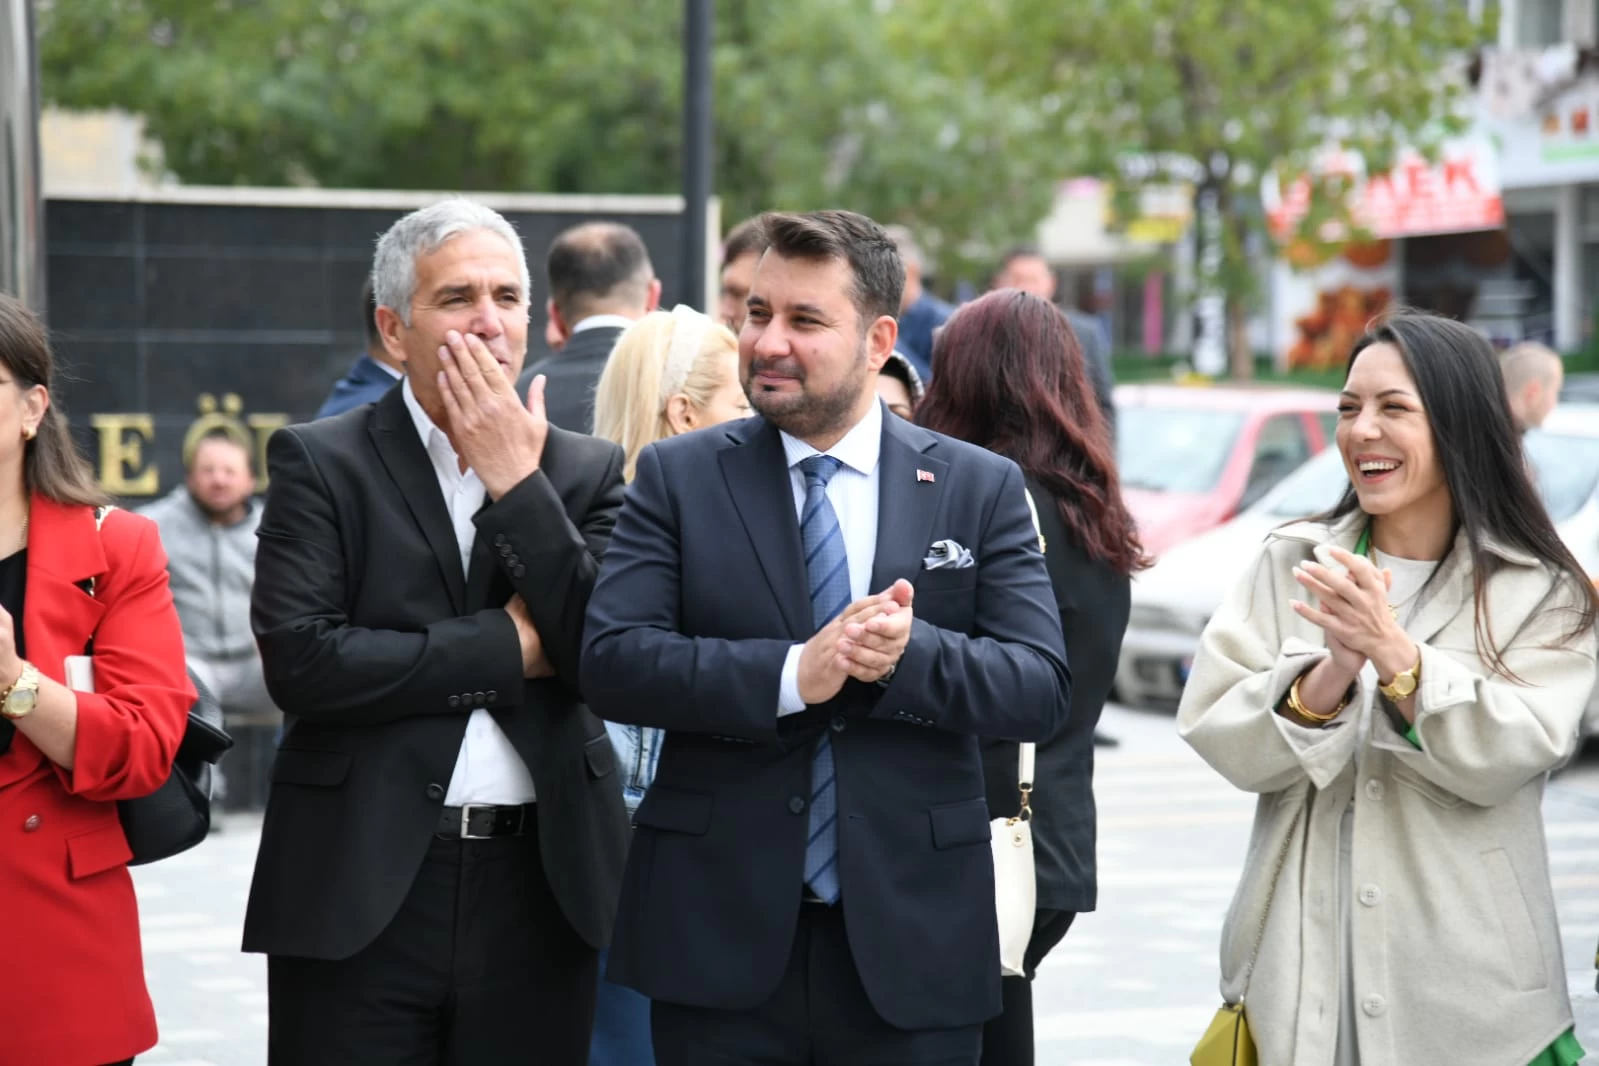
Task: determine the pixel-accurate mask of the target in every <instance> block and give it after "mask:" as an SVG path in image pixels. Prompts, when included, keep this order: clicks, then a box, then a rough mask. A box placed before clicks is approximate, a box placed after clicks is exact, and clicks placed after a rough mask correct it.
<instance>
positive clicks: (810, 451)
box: [780, 402, 883, 474]
mask: <svg viewBox="0 0 1599 1066" xmlns="http://www.w3.org/2000/svg"><path fill="white" fill-rule="evenodd" d="M780 432H781V431H780ZM782 437H783V455H784V456H785V457H786V458H787V459H788V465H789V467H790V468H791V469H792V468H793V467H795V466H797V465H799V463H800V462H801V461H803V460H805V459H809V458H810V457H811V456H813V455H817V454H826V455H831V456H832V457H833V458H834V459H837V460H838V461H839V462H841V463H843V464H844V465H845V466H847V467H849V468H850V469H851V470H853V471H855V472H856V473H858V474H870V473H871V472H872V471H873V470H876V469H877V457H878V455H879V454H880V453H881V452H882V450H883V405H882V403H881V402H877V403H874V404H872V406H871V407H870V408H868V409H867V411H866V416H865V417H864V418H862V419H861V420H860V421H859V422H857V423H855V426H854V428H852V429H851V430H850V431H849V432H848V433H846V434H844V436H843V438H841V439H840V440H839V442H838V443H837V444H835V445H833V446H832V447H831V448H829V449H827V451H826V452H825V453H818V452H817V450H816V449H815V448H812V447H811V446H810V445H809V444H806V443H805V442H804V441H802V440H800V439H799V438H798V437H791V436H789V435H788V434H787V433H782Z"/></svg>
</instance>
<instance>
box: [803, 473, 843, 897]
mask: <svg viewBox="0 0 1599 1066" xmlns="http://www.w3.org/2000/svg"><path fill="white" fill-rule="evenodd" d="M842 466H843V464H842V463H840V462H839V461H838V460H837V459H834V458H833V457H832V456H831V455H813V456H811V457H810V458H808V459H805V460H802V461H801V462H800V472H801V473H803V474H804V475H805V508H804V511H803V512H802V513H801V516H800V544H801V546H802V547H803V548H804V550H805V575H806V578H807V579H808V581H809V584H810V590H811V620H812V621H813V622H814V623H815V625H816V628H817V629H821V628H822V627H823V626H825V625H826V624H827V623H829V622H831V621H832V620H833V619H834V618H837V617H838V616H839V615H840V614H842V613H843V611H844V608H846V607H848V606H849V605H850V590H849V559H848V557H847V556H846V555H845V552H844V531H843V530H842V529H841V528H839V524H838V515H836V514H834V513H833V505H832V503H830V502H829V501H828V499H827V483H828V482H829V481H831V480H832V478H833V475H834V474H836V473H838V471H839V469H840V467H842ZM809 829H810V839H809V841H808V842H807V843H806V845H805V884H806V885H807V886H809V888H810V890H811V891H812V892H814V893H816V895H817V896H819V897H820V898H821V899H822V901H823V902H824V903H827V904H834V903H837V902H838V896H839V883H838V784H837V777H836V775H835V773H834V770H833V741H832V736H831V734H830V733H826V732H824V733H823V734H822V737H821V739H820V740H818V741H817V742H816V751H815V754H814V755H813V757H812V759H811V815H810V824H809Z"/></svg>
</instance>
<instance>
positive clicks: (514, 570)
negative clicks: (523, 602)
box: [511, 563, 527, 577]
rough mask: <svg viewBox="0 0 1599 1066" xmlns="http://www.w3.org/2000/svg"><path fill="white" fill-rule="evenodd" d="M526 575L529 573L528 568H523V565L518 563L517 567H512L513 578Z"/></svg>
mask: <svg viewBox="0 0 1599 1066" xmlns="http://www.w3.org/2000/svg"><path fill="white" fill-rule="evenodd" d="M525 573H527V567H525V566H523V565H522V564H521V563H517V564H516V565H515V566H513V567H511V576H512V577H521V576H522V575H523V574H525Z"/></svg>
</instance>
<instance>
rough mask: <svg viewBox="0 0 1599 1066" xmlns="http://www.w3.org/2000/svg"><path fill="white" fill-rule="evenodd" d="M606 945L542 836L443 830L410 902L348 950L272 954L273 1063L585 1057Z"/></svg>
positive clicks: (555, 1061) (418, 1064)
mask: <svg viewBox="0 0 1599 1066" xmlns="http://www.w3.org/2000/svg"><path fill="white" fill-rule="evenodd" d="M597 959H598V955H597V953H596V952H595V950H594V949H593V948H591V947H589V946H588V945H587V944H585V943H584V942H583V941H582V940H581V939H580V938H579V937H578V935H577V934H576V933H575V932H573V930H572V928H571V926H569V925H568V924H567V922H566V918H565V917H564V916H563V915H562V913H561V911H560V908H559V906H558V905H557V903H556V901H555V896H554V894H553V893H552V892H551V891H550V886H549V882H548V880H546V878H545V876H544V867H543V864H542V863H541V862H540V860H539V852H538V837H537V836H536V835H535V834H532V833H530V834H528V835H526V836H517V837H497V838H494V839H491V840H464V841H463V840H441V839H437V838H436V839H434V841H433V843H432V845H431V846H430V847H429V848H428V853H427V858H426V859H425V860H424V861H423V863H422V868H421V869H420V870H419V871H418V872H417V876H416V881H415V883H414V884H413V885H412V886H411V890H410V892H409V893H407V895H406V897H405V902H404V903H402V904H401V905H400V911H399V913H398V914H396V915H395V917H394V920H393V921H392V922H390V923H389V926H388V928H387V929H385V930H383V932H382V933H380V934H378V937H377V939H376V940H374V941H373V942H372V943H371V944H369V945H367V946H366V947H365V948H362V949H361V950H360V951H358V952H356V954H355V955H353V956H351V957H350V958H348V959H341V960H337V961H330V960H325V959H302V958H291V957H288V956H282V955H274V956H270V957H269V958H268V960H267V991H268V994H269V996H270V1011H269V1013H270V1027H269V1029H268V1045H267V1061H268V1063H269V1066H527V1064H528V1063H532V1062H537V1063H539V1064H540V1066H586V1064H587V1062H588V1046H589V1030H590V1027H591V1026H592V1025H593V1020H594V986H595V982H596V981H597V979H598V976H599V973H598V962H597Z"/></svg>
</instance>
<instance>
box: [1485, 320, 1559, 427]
mask: <svg viewBox="0 0 1599 1066" xmlns="http://www.w3.org/2000/svg"><path fill="white" fill-rule="evenodd" d="M1499 368H1500V370H1501V371H1503V372H1504V376H1505V394H1506V396H1508V397H1509V399H1510V414H1511V417H1512V418H1514V419H1515V420H1516V429H1517V430H1519V431H1520V432H1522V433H1525V432H1527V430H1529V429H1537V428H1538V427H1539V426H1541V425H1543V421H1544V419H1546V418H1548V417H1549V412H1550V411H1553V410H1554V409H1555V404H1556V403H1558V402H1559V400H1560V386H1561V384H1562V383H1563V382H1564V381H1565V378H1566V367H1565V364H1564V363H1562V362H1561V361H1560V353H1559V352H1557V351H1555V350H1554V349H1553V348H1549V347H1547V346H1545V345H1542V344H1538V343H1537V342H1536V341H1523V342H1522V343H1520V344H1518V345H1516V346H1515V347H1513V348H1511V349H1510V350H1509V351H1507V352H1505V353H1504V354H1503V355H1501V356H1500V357H1499Z"/></svg>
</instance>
